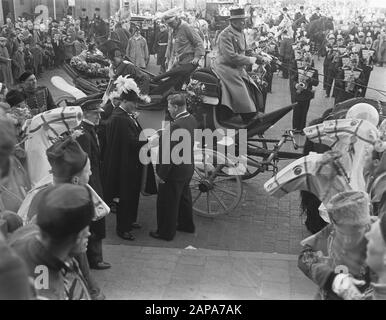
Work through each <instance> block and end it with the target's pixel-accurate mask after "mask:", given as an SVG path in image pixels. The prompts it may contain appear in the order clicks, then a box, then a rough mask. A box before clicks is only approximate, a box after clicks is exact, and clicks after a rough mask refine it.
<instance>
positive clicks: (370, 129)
mask: <svg viewBox="0 0 386 320" xmlns="http://www.w3.org/2000/svg"><path fill="white" fill-rule="evenodd" d="M304 133H305V134H306V136H307V138H308V139H309V140H311V141H312V142H316V143H323V144H326V145H328V146H329V147H331V149H332V150H337V151H340V152H342V154H343V157H342V163H343V165H344V167H345V170H346V172H347V175H348V178H349V181H350V185H351V187H352V188H353V190H356V191H366V182H365V178H364V175H363V171H364V166H365V162H366V159H368V157H369V156H371V154H372V151H373V150H374V147H375V146H376V145H377V144H378V143H381V141H380V134H379V131H378V129H377V127H375V126H374V125H373V124H372V123H371V122H369V121H367V120H358V119H337V120H330V121H325V122H323V123H321V124H318V125H315V126H311V127H307V128H305V129H304Z"/></svg>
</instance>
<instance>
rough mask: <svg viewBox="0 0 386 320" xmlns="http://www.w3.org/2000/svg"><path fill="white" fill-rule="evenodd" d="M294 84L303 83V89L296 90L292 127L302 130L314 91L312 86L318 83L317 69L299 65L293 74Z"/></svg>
mask: <svg viewBox="0 0 386 320" xmlns="http://www.w3.org/2000/svg"><path fill="white" fill-rule="evenodd" d="M294 76H295V78H294V79H293V82H294V84H296V83H304V85H305V87H304V89H298V90H296V96H295V98H296V102H297V106H295V108H294V111H293V117H292V127H293V129H296V130H303V129H304V127H305V126H306V121H307V113H308V109H309V108H310V102H311V99H313V98H314V95H315V94H314V91H313V90H312V87H315V86H317V85H318V84H319V76H318V70H316V69H314V68H311V67H307V66H304V67H301V68H299V69H298V72H297V73H296V74H295V75H294Z"/></svg>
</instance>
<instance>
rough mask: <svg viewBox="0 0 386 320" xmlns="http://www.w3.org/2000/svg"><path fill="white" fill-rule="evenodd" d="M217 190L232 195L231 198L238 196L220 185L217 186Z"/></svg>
mask: <svg viewBox="0 0 386 320" xmlns="http://www.w3.org/2000/svg"><path fill="white" fill-rule="evenodd" d="M216 189H217V190H220V191H222V192H224V193H227V194H230V195H231V196H234V197H236V196H237V194H236V193H234V192H232V191H229V190H226V189H224V188H221V187H219V186H218V185H216Z"/></svg>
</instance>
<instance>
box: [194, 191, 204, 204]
mask: <svg viewBox="0 0 386 320" xmlns="http://www.w3.org/2000/svg"><path fill="white" fill-rule="evenodd" d="M201 194H202V192H201V191H200V193H199V194H198V195H197V197H196V198H195V199H194V200H193V203H192V204H195V203H196V202H197V200H198V199H199V198H200V197H201Z"/></svg>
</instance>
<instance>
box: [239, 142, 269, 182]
mask: <svg viewBox="0 0 386 320" xmlns="http://www.w3.org/2000/svg"><path fill="white" fill-rule="evenodd" d="M259 138H264V136H263V135H259ZM249 148H252V149H255V148H263V149H266V150H267V149H268V145H267V143H266V142H258V141H248V149H249ZM261 160H264V158H262V157H257V156H252V155H247V166H246V173H245V174H243V175H242V177H241V178H242V179H243V180H249V179H252V178H254V177H256V176H257V175H258V174H259V173H260V172H261V170H260V168H259V165H258V164H259V163H260V161H261Z"/></svg>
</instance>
